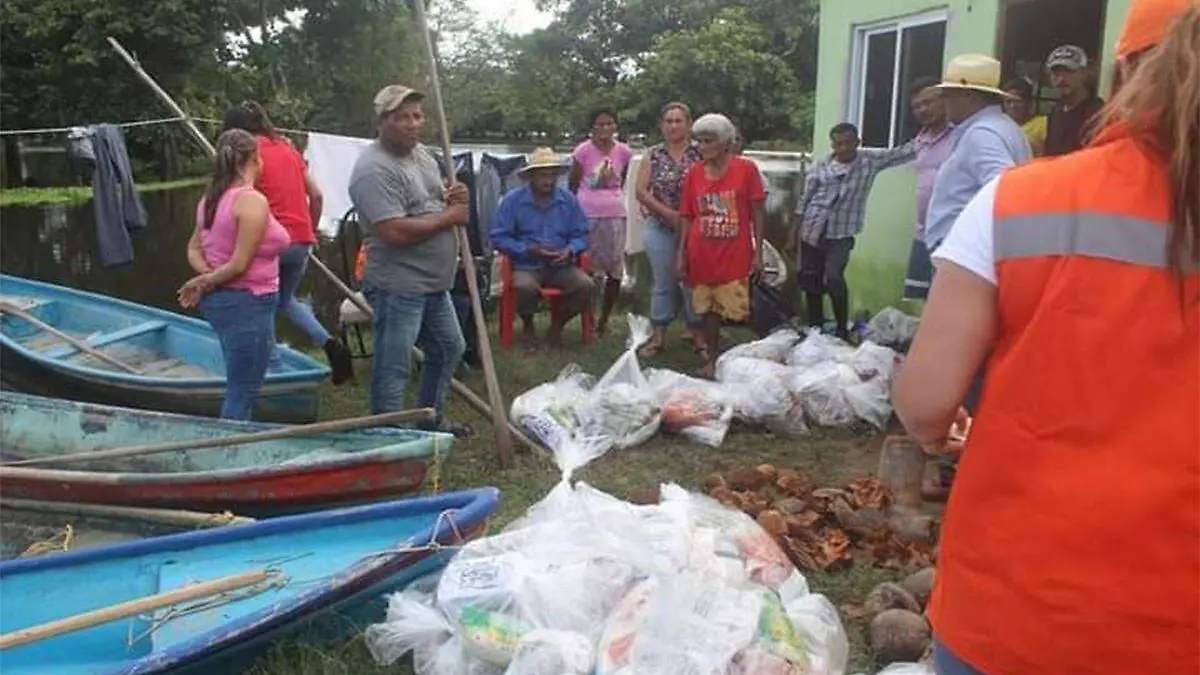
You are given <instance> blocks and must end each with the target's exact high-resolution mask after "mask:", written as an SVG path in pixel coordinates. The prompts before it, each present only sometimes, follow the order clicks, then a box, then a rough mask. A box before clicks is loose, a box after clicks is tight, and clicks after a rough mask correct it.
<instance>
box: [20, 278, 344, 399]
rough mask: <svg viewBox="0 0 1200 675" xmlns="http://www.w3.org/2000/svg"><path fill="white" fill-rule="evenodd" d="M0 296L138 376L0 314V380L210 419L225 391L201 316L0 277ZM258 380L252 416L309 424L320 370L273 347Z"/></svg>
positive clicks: (221, 366)
mask: <svg viewBox="0 0 1200 675" xmlns="http://www.w3.org/2000/svg"><path fill="white" fill-rule="evenodd" d="M0 300H3V301H5V302H9V303H12V304H16V305H17V306H18V307H20V308H21V309H24V310H25V311H26V312H28V313H29V314H31V315H32V316H34V317H36V318H38V319H40V320H41V321H43V322H45V323H47V324H49V325H51V326H53V327H55V328H56V329H58V330H60V331H63V332H65V333H67V334H69V335H72V336H74V337H77V338H79V339H82V340H85V341H86V342H88V343H89V345H91V346H93V347H95V348H96V349H99V350H100V351H103V352H105V353H107V354H109V355H110V356H113V357H115V358H118V359H120V360H122V361H125V362H128V363H130V364H131V365H133V366H134V367H135V368H138V369H139V370H141V371H143V374H134V373H130V372H126V371H123V370H120V369H117V368H115V367H114V366H112V365H111V364H108V363H106V362H104V361H102V360H98V359H95V358H94V357H91V356H87V355H85V354H81V353H80V352H79V351H78V350H76V349H74V348H73V347H71V346H70V345H68V344H67V343H66V342H65V341H63V340H61V339H58V338H55V337H54V336H52V335H49V334H48V333H46V332H45V331H42V330H40V329H38V328H37V327H35V326H33V325H32V324H30V323H29V322H26V321H24V320H23V319H20V318H18V317H15V316H11V315H8V314H5V315H4V316H3V317H0V380H2V381H3V383H4V384H5V386H7V387H10V388H13V389H17V390H20V391H25V392H28V393H31V394H40V395H44V396H59V397H64V398H71V399H75V400H80V401H91V402H95V403H108V404H113V405H124V406H129V407H133V408H145V409H148V410H161V411H166V412H178V413H186V414H192V415H207V416H214V417H215V416H217V415H218V414H219V413H220V411H221V402H222V401H223V400H224V398H225V361H224V358H223V356H222V354H221V345H220V342H219V341H218V339H217V336H216V333H214V332H213V331H212V328H211V327H210V326H209V325H208V323H207V322H206V321H202V320H200V319H196V318H192V317H188V316H183V315H181V314H175V313H172V312H167V311H164V310H161V309H157V308H154V307H148V306H145V305H140V304H137V303H133V302H128V301H125V300H119V299H117V298H111V297H108V296H104V295H99V294H96V293H87V292H84V291H77V290H74V289H70V288H66V287H63V286H56V285H54V284H47V283H43V282H40V281H33V280H31V279H22V278H20V277H14V276H10V275H0ZM280 357H281V358H280V360H279V363H278V364H277V365H276V366H274V367H273V368H272V369H271V370H270V371H269V372H268V373H267V376H266V379H265V380H264V382H263V388H262V391H261V392H260V394H259V397H258V402H257V405H256V407H255V410H254V419H256V420H261V421H274V422H312V421H315V420H316V419H317V414H318V412H319V402H320V399H319V394H318V387H319V385H320V383H321V382H322V381H323V380H325V378H327V377H328V376H329V372H330V371H329V367H328V366H326V365H324V364H322V363H320V362H319V361H317V360H315V359H313V358H311V357H309V356H307V355H305V354H302V353H300V352H298V351H296V350H294V349H291V348H287V347H281V348H280Z"/></svg>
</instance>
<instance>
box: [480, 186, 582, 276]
mask: <svg viewBox="0 0 1200 675" xmlns="http://www.w3.org/2000/svg"><path fill="white" fill-rule="evenodd" d="M587 243H588V220H587V216H585V215H584V214H583V209H582V208H580V206H579V201H578V200H576V199H575V195H573V194H571V192H570V191H569V190H567V189H566V188H563V187H561V186H555V188H554V194H553V195H552V196H551V198H550V200H549V201H548V202H541V203H539V202H538V201H537V200H536V199H534V196H533V190H532V189H531V188H530V187H529V186H528V185H526V186H524V187H520V188H517V189H515V190H513V191H512V192H509V193H508V194H506V195H504V199H502V200H501V201H500V208H499V209H498V210H497V211H496V216H495V219H494V220H493V221H492V246H494V247H495V248H496V250H497V251H500V252H501V253H503V254H504V255H507V256H508V257H509V258H511V259H512V263H513V269H518V270H536V269H540V268H541V267H542V265H544V264H545V261H544V260H542V259H541V258H538V257H536V256H534V255H533V254H531V253H530V251H529V249H530V247H531V246H533V245H534V244H537V245H538V246H541V247H542V248H545V249H550V250H553V251H562V250H564V249H569V250H570V251H571V254H572V255H579V254H580V253H583V252H584V251H586V250H587Z"/></svg>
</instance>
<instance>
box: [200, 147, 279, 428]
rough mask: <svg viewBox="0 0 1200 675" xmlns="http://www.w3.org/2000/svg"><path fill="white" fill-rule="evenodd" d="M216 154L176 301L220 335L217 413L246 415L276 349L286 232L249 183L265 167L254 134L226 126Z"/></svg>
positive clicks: (248, 414) (243, 418)
mask: <svg viewBox="0 0 1200 675" xmlns="http://www.w3.org/2000/svg"><path fill="white" fill-rule="evenodd" d="M216 153H217V158H216V163H215V166H214V169H213V176H212V179H211V181H210V182H209V185H208V189H207V190H206V191H205V193H204V197H203V198H202V199H201V200H200V203H199V204H198V205H197V206H196V226H195V229H193V230H192V237H191V239H190V240H189V241H188V250H187V257H188V263H189V264H190V265H191V266H192V269H193V270H195V271H196V273H197V275H196V276H195V277H192V278H191V279H190V280H189V281H188V282H187V283H186V284H184V285H183V286H182V287H181V288H180V289H179V304H180V305H182V306H183V307H187V308H191V307H196V306H199V308H200V311H201V312H203V313H204V318H206V319H208V323H209V324H210V325H211V326H212V328H213V331H214V332H216V334H217V338H218V339H219V340H220V341H221V353H222V355H223V356H224V358H225V401H224V403H223V404H222V406H221V417H225V418H229V419H239V420H248V419H250V415H251V413H252V412H253V410H254V402H255V399H257V398H258V392H259V390H260V389H262V383H263V379H264V378H265V377H266V374H267V364H268V362H269V361H270V359H271V351H272V350H273V349H274V348H275V309H276V306H277V305H278V304H279V254H280V253H282V252H283V250H284V249H285V248H287V247H288V244H290V243H291V237H290V236H289V235H288V233H287V230H286V229H284V227H283V226H282V225H280V224H279V221H277V220H275V217H274V216H272V215H271V210H270V207H269V206H268V203H267V198H266V197H264V196H263V195H262V193H260V192H258V191H256V190H255V189H254V187H253V186H254V181H256V180H257V179H258V174H259V172H260V171H261V168H262V167H261V164H260V162H259V157H258V144H257V142H256V140H255V138H254V136H253V135H252V134H250V133H249V132H246V131H243V130H241V129H231V130H229V131H226V132H225V133H223V134H221V136H220V137H219V138H218V139H217V145H216Z"/></svg>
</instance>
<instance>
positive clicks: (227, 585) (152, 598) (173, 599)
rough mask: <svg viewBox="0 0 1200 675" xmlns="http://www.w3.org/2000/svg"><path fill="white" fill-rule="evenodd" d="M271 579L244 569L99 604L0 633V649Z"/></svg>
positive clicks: (263, 572)
mask: <svg viewBox="0 0 1200 675" xmlns="http://www.w3.org/2000/svg"><path fill="white" fill-rule="evenodd" d="M270 578H271V573H270V572H268V571H267V570H265V569H264V570H257V571H254V572H244V573H242V574H233V575H230V576H227V577H221V578H220V579H214V580H212V581H206V582H204V583H199V584H193V585H191V586H184V587H182V588H176V589H175V590H172V591H167V592H165V593H156V594H154V595H147V596H146V597H144V598H138V599H137V600H130V601H128V602H122V603H119V604H116V605H109V606H108V607H101V608H100V609H94V610H92V611H90V612H83V613H82V614H75V615H73V616H69V617H67V618H65V619H58V620H55V621H48V622H46V623H42V624H38V625H36V626H30V627H29V628H22V629H21V630H15V631H13V632H11V633H5V634H4V635H0V649H11V648H13V647H19V646H21V645H24V644H29V643H30V642H38V641H40V640H45V639H48V638H52V637H58V636H59V635H65V634H67V633H74V632H76V631H81V630H84V629H87V628H92V627H94V626H99V625H101V624H105V623H110V622H112V621H117V620H119V619H125V618H128V617H131V616H137V615H139V614H145V613H146V612H152V611H154V610H156V609H162V608H163V607H170V606H171V605H175V604H178V603H181V602H184V601H187V600H196V599H199V598H207V597H209V596H213V595H217V594H219V593H228V592H229V591H234V590H237V589H239V588H245V587H247V586H253V585H254V584H258V583H262V582H264V581H266V580H268V579H270Z"/></svg>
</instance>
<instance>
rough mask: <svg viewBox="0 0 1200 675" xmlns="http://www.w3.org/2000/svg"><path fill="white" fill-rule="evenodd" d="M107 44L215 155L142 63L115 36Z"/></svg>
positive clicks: (193, 125)
mask: <svg viewBox="0 0 1200 675" xmlns="http://www.w3.org/2000/svg"><path fill="white" fill-rule="evenodd" d="M108 44H109V45H111V46H112V48H113V49H115V50H116V52H117V54H119V55H120V56H121V58H122V59H124V60H125V63H128V64H129V67H130V68H133V72H135V73H137V76H138V77H140V78H141V79H142V82H145V83H146V86H148V87H150V89H151V90H152V91H154V93H155V94H158V97H159V98H160V99H162V102H163V103H166V104H167V107H168V108H170V109H171V112H173V113H175V114H176V115H178V116H179V117H181V118H183V125H184V127H186V128H187V130H188V131H189V132H191V134H192V136H193V137H194V138H195V139H196V142H197V143H199V144H200V145H202V146H204V148H206V149H207V150H208V154H210V155H216V154H217V149H216V148H214V147H213V144H212V142H211V141H209V140H208V137H207V136H205V135H204V133H203V132H201V131H200V128H199V127H197V126H196V122H195V121H194V120H193V119H192V116H191V115H188V114H187V113H186V112H184V110H183V108H181V107H179V104H178V103H176V102H175V99H173V98H171V95H170V94H168V93H167V92H166V91H165V90H164V89H163V88H162V87H160V86H158V83H157V82H155V81H154V78H153V77H150V73H147V72H146V70H145V69H144V68H142V64H140V63H138V62H137V59H135V58H133V55H132V54H130V53H129V52H127V51H125V48H124V47H122V46H121V43H120V42H117V40H116V38H112V37H110V38H108Z"/></svg>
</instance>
